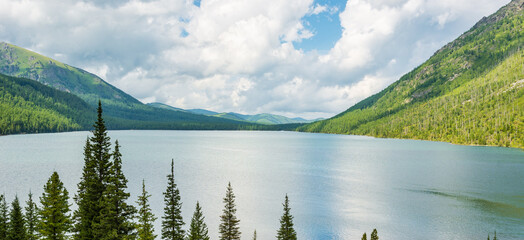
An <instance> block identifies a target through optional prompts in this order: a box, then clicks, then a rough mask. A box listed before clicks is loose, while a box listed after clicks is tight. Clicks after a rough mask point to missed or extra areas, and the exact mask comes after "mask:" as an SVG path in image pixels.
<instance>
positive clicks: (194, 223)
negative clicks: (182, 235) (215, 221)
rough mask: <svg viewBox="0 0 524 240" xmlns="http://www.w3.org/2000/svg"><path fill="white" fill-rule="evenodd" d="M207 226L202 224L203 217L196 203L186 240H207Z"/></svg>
mask: <svg viewBox="0 0 524 240" xmlns="http://www.w3.org/2000/svg"><path fill="white" fill-rule="evenodd" d="M207 234H208V229H207V225H206V223H205V222H204V215H203V214H202V209H201V208H200V204H199V203H198V202H197V203H196V207H195V213H193V218H192V219H191V226H190V228H189V233H188V236H187V240H209V236H208V235H207Z"/></svg>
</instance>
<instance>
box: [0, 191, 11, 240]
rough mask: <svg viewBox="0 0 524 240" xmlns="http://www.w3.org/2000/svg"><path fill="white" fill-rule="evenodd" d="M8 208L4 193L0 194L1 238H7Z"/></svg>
mask: <svg viewBox="0 0 524 240" xmlns="http://www.w3.org/2000/svg"><path fill="white" fill-rule="evenodd" d="M7 214H8V210H7V202H6V200H5V196H4V194H2V195H0V239H7V228H8V223H9V220H8V215H7Z"/></svg>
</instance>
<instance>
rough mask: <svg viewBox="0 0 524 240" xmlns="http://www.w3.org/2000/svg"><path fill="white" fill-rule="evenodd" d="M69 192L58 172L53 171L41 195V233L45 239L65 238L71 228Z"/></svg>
mask: <svg viewBox="0 0 524 240" xmlns="http://www.w3.org/2000/svg"><path fill="white" fill-rule="evenodd" d="M68 194H69V193H68V192H67V190H66V189H65V187H64V184H63V183H62V181H60V177H59V176H58V173H57V172H53V174H52V175H51V177H50V178H49V180H48V181H47V183H46V185H45V186H44V193H43V194H42V197H40V204H41V205H42V207H41V210H40V217H41V220H40V224H39V225H40V226H39V230H40V234H41V236H42V237H43V238H44V239H49V240H63V239H67V237H66V235H67V234H68V233H69V230H70V229H71V224H72V221H71V217H70V215H69V206H70V205H69V202H68V200H69V195H68Z"/></svg>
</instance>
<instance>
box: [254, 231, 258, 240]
mask: <svg viewBox="0 0 524 240" xmlns="http://www.w3.org/2000/svg"><path fill="white" fill-rule="evenodd" d="M253 240H257V230H255V232H254V233H253Z"/></svg>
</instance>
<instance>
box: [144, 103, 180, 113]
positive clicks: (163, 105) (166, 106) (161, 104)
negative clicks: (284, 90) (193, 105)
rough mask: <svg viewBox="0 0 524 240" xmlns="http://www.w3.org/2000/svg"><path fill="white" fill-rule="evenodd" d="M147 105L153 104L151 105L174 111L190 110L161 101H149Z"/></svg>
mask: <svg viewBox="0 0 524 240" xmlns="http://www.w3.org/2000/svg"><path fill="white" fill-rule="evenodd" d="M146 105H148V106H151V107H155V108H162V109H167V110H172V111H180V112H189V111H186V110H184V109H182V108H176V107H172V106H169V105H167V104H163V103H159V102H153V103H147V104H146Z"/></svg>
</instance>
